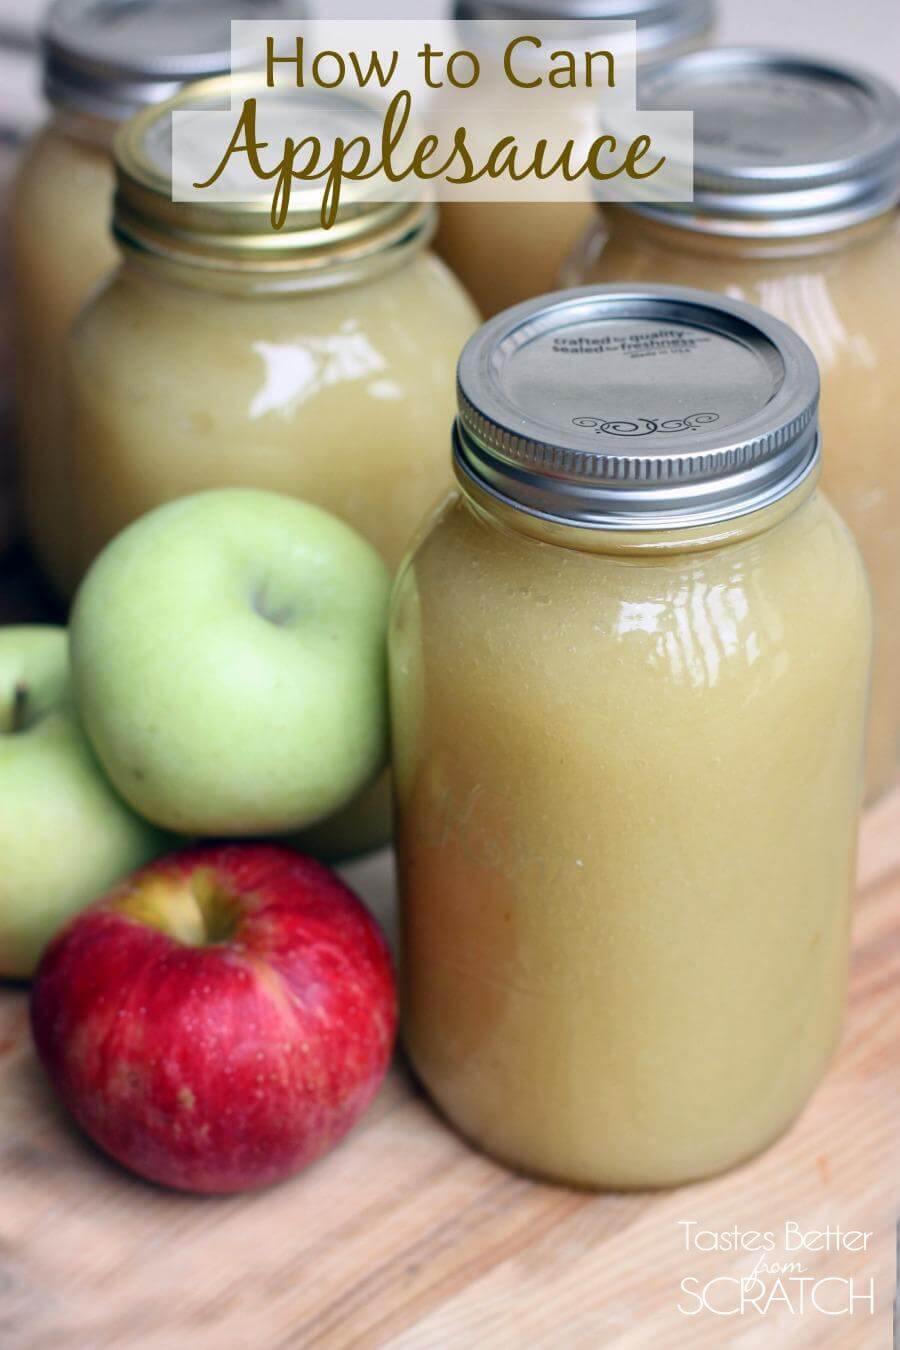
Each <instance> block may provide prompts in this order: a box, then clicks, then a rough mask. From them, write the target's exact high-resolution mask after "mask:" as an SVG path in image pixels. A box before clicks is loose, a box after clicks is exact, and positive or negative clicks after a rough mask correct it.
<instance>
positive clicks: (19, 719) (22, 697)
mask: <svg viewBox="0 0 900 1350" xmlns="http://www.w3.org/2000/svg"><path fill="white" fill-rule="evenodd" d="M27 707H28V685H27V684H23V683H22V682H21V681H20V682H19V683H18V684H17V685H16V687H15V689H14V690H13V705H12V718H11V722H10V725H11V729H12V731H13V734H15V733H16V732H17V731H23V730H24V728H25V711H26V708H27Z"/></svg>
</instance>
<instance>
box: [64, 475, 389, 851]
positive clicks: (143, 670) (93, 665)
mask: <svg viewBox="0 0 900 1350" xmlns="http://www.w3.org/2000/svg"><path fill="white" fill-rule="evenodd" d="M389 593H390V578H389V575H388V572H387V569H386V567H385V565H384V563H383V562H382V561H381V559H380V557H379V556H378V554H377V553H376V552H375V550H374V549H373V548H371V546H370V545H369V544H367V543H366V542H365V540H363V539H362V538H361V537H360V536H359V535H358V534H357V533H356V532H355V531H354V530H352V529H351V528H350V526H349V525H345V524H344V523H343V522H342V521H340V520H338V519H337V518H336V517H335V516H332V515H330V514H329V513H328V512H326V511H323V510H321V509H320V508H318V507H315V506H311V505H309V504H308V503H306V502H301V501H298V500H296V499H295V498H291V497H283V496H280V495H279V494H277V493H272V492H262V491H256V490H250V489H243V488H223V489H219V490H215V491H211V492H202V493H198V494H197V495H196V496H192V497H183V498H181V499H180V500H178V501H174V502H170V503H169V504H168V505H165V506H161V507H158V508H157V509H156V510H154V511H151V512H150V513H149V514H148V515H146V516H143V517H141V519H140V520H138V521H136V522H135V523H134V524H133V525H130V526H129V527H128V528H127V529H126V530H124V531H123V532H122V533H121V534H120V535H119V536H118V537H117V538H116V539H114V540H113V541H112V542H111V543H110V544H109V545H108V546H107V547H106V548H105V549H104V551H103V552H102V553H101V554H100V556H99V558H97V560H96V561H95V563H94V564H93V566H92V567H91V569H90V571H89V572H88V574H87V576H86V577H85V579H84V581H83V583H82V585H81V588H80V590H79V592H78V595H77V596H76V600H75V607H74V611H73V616H72V622H71V627H70V653H71V661H72V673H73V680H74V687H75V695H76V701H77V705H78V709H79V712H80V713H81V716H82V719H83V721H84V725H85V727H86V729H87V733H88V736H89V737H90V739H91V742H92V744H93V746H94V749H95V750H96V752H97V754H98V756H99V758H100V761H101V763H102V764H103V767H104V768H105V770H106V772H107V774H108V775H109V777H110V779H111V780H112V782H113V783H114V784H115V786H116V788H117V789H118V790H119V792H120V793H121V794H122V796H123V797H124V798H125V799H126V801H128V802H130V803H131V805H132V806H133V807H134V808H135V810H137V811H139V812H140V813H141V814H142V815H144V816H146V817H147V819H149V820H152V821H153V822H154V823H156V824H157V825H160V826H163V827H165V828H167V829H171V830H174V831H176V832H178V833H181V834H187V835H212V836H231V837H234V836H251V837H252V836H259V835H273V834H287V833H290V832H291V831H294V830H298V829H302V828H303V827H305V826H308V825H311V824H313V823H314V822H316V821H318V820H322V819H324V818H325V817H327V816H330V815H332V814H334V813H335V812H336V811H339V810H340V809H341V807H343V806H344V805H346V803H348V802H349V801H350V800H351V799H352V798H353V797H354V796H355V795H356V794H357V793H358V792H359V791H360V790H361V789H363V788H364V787H365V786H366V785H367V784H368V783H369V782H370V781H372V780H373V779H374V778H375V776H376V774H377V773H378V771H379V770H380V769H381V768H382V767H383V765H384V763H385V761H386V758H387V739H388V722H387V690H386V629H387V609H388V600H389Z"/></svg>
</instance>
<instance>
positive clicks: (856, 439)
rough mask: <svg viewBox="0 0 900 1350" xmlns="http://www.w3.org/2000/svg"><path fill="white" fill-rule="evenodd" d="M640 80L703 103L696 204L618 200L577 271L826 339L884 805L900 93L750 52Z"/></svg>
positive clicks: (828, 483)
mask: <svg viewBox="0 0 900 1350" xmlns="http://www.w3.org/2000/svg"><path fill="white" fill-rule="evenodd" d="M642 90H643V98H642V102H643V105H644V106H647V107H651V106H652V107H666V108H692V109H693V111H694V172H695V194H694V201H693V202H692V203H689V204H686V205H666V206H662V205H646V206H641V207H638V208H635V209H625V208H623V207H608V208H604V211H603V213H602V218H601V216H600V214H599V213H598V216H597V219H596V223H595V224H594V225H593V226H592V227H591V228H590V229H589V231H588V232H587V233H586V235H585V236H584V238H583V240H582V242H581V243H580V245H579V246H578V247H577V249H576V250H575V252H574V254H573V256H572V257H571V258H570V260H569V262H568V264H567V265H566V267H565V268H564V271H563V275H562V280H563V282H564V283H565V284H566V285H575V284H580V283H583V282H605V283H607V282H630V281H654V282H656V281H659V282H666V283H668V282H671V283H678V284H684V285H691V286H705V287H707V288H709V289H711V290H716V291H722V292H724V293H725V294H726V295H729V296H732V297H735V298H738V299H743V300H749V301H751V302H753V303H754V304H757V305H761V306H762V307H763V308H764V309H766V310H768V311H769V312H770V313H772V314H775V315H777V316H778V317H779V318H781V319H784V320H785V321H786V322H787V323H790V324H791V326H792V327H793V328H795V329H796V330H797V332H798V333H800V334H801V336H802V337H804V338H805V339H806V341H807V342H808V343H809V345H810V347H811V348H812V349H813V352H814V353H815V355H816V358H817V360H818V363H819V367H820V369H821V372H822V402H821V411H820V419H821V424H822V434H823V440H824V444H825V461H824V485H825V490H826V492H827V493H828V495H829V497H830V498H831V500H832V501H833V503H834V505H835V506H836V507H837V509H838V511H839V512H840V514H841V515H842V516H843V518H844V520H845V521H846V522H847V524H848V525H849V526H850V528H851V529H852V530H853V532H854V534H855V535H856V538H857V541H858V543H859V546H860V549H861V551H862V555H863V558H864V560H865V562H866V565H867V568H868V571H869V577H870V580H871V585H872V591H873V597H874V607H875V664H874V670H873V681H872V697H871V711H870V721H869V736H868V770H867V780H866V782H867V788H866V796H867V798H868V800H870V801H871V800H874V799H875V798H876V797H878V796H880V795H881V794H882V793H883V792H884V791H885V790H887V789H888V788H889V787H890V786H891V785H892V784H893V783H894V782H896V781H897V774H898V767H900V450H898V447H900V433H898V426H897V417H896V413H895V409H894V399H895V393H894V391H895V389H896V388H897V386H898V384H900V310H898V306H897V303H896V296H897V291H898V287H900V217H898V214H897V211H896V209H895V207H896V203H897V199H898V197H900V97H898V95H897V94H896V93H895V92H894V91H893V90H892V89H890V88H889V87H888V86H887V85H885V84H883V83H882V82H881V81H880V80H878V79H877V78H876V77H874V76H872V75H869V74H867V73H864V72H861V71H858V70H852V69H847V68H845V67H843V66H841V65H837V64H831V63H824V62H820V61H813V60H809V59H807V58H805V57H800V56H792V55H784V54H781V53H775V52H768V51H758V50H742V49H723V50H721V51H710V52H702V53H697V54H695V55H693V56H687V57H684V58H683V59H681V60H678V61H674V62H672V63H671V64H670V65H669V66H667V67H665V68H660V69H659V70H657V71H654V72H653V73H652V74H651V75H649V76H648V77H646V79H645V80H644V82H643V85H642Z"/></svg>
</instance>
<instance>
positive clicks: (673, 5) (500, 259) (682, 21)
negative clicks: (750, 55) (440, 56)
mask: <svg viewBox="0 0 900 1350" xmlns="http://www.w3.org/2000/svg"><path fill="white" fill-rule="evenodd" d="M454 13H455V18H456V20H457V24H458V27H459V33H460V45H462V46H463V47H467V48H469V49H470V50H473V51H475V52H476V53H477V52H478V51H479V50H480V49H483V47H484V43H485V29H486V28H487V25H486V24H485V23H483V22H478V21H480V20H490V21H491V31H492V34H493V36H492V37H491V42H492V47H493V50H492V51H491V52H489V53H485V52H484V51H483V50H482V57H483V58H484V57H485V56H487V57H488V59H486V60H484V62H483V63H484V66H485V71H484V73H483V75H482V78H481V80H480V81H479V83H478V85H477V86H476V87H475V88H474V89H473V90H472V92H471V95H470V96H468V99H467V102H466V103H465V104H464V105H463V107H464V109H465V112H466V118H467V123H468V125H469V126H470V127H473V128H474V127H477V126H479V125H492V124H493V122H494V121H495V120H496V117H497V110H498V108H502V107H503V106H504V103H503V99H504V91H505V80H503V79H502V78H499V77H498V79H495V80H493V81H492V80H491V78H490V71H491V70H492V69H493V68H502V63H501V61H500V60H499V59H498V51H502V50H503V43H504V41H508V40H509V39H510V38H514V37H516V36H518V35H520V34H528V33H531V32H533V31H534V27H535V24H536V23H537V24H539V25H540V26H541V29H542V31H543V30H544V29H546V28H547V27H548V26H550V25H551V24H552V25H553V27H554V28H555V27H556V26H557V25H558V28H559V37H558V42H559V45H560V46H561V47H563V48H564V47H565V46H566V42H567V41H568V40H570V39H569V38H567V32H568V33H571V32H572V29H571V23H572V21H575V22H576V27H578V26H579V25H583V24H584V22H585V21H589V20H593V21H595V22H596V23H597V25H598V28H600V29H601V30H602V25H603V24H606V23H609V22H610V21H619V20H626V21H629V22H633V23H634V24H635V25H636V27H635V52H636V58H637V62H638V65H639V68H640V69H642V70H644V69H647V68H648V67H650V66H653V65H654V64H656V63H657V62H660V61H663V60H666V59H668V58H670V57H672V56H675V55H677V54H678V53H679V52H682V51H686V50H691V49H693V48H694V47H697V46H699V45H700V44H701V43H702V42H704V41H707V40H708V39H709V37H710V32H711V30H712V26H713V19H714V6H713V3H712V0H552V3H548V0H457V3H456V6H455V11H454ZM473 21H474V22H473ZM567 25H568V28H567ZM501 34H502V35H503V36H501ZM581 40H582V41H583V39H581ZM598 42H599V43H600V45H603V43H604V40H603V38H602V37H599V38H598ZM553 46H554V44H553V43H552V42H550V41H549V38H548V40H547V41H546V42H545V44H544V47H545V49H546V50H545V51H544V52H543V53H542V55H543V60H544V61H545V62H546V53H547V52H548V51H549V52H552V50H553ZM530 50H531V49H530V48H529V46H528V45H527V44H523V43H519V44H518V45H517V47H516V59H515V64H516V67H517V68H519V67H522V69H521V70H520V73H519V77H520V78H522V79H526V80H527V79H533V78H534V77H535V71H530V70H528V61H529V51H530ZM530 59H531V60H532V61H533V60H535V59H536V58H535V57H534V54H533V51H532V54H531V58H530ZM633 78H634V71H633V70H631V71H625V70H624V69H618V68H617V69H616V70H615V71H614V79H615V82H616V84H617V86H620V87H621V86H622V85H624V84H626V83H627V81H628V80H629V79H633ZM597 97H598V99H600V98H601V91H600V90H598V92H597ZM570 190H571V191H574V188H570ZM593 214H594V212H593V211H592V208H591V203H590V200H589V196H588V194H587V193H586V194H585V199H584V200H583V201H582V200H578V199H576V198H575V197H574V196H573V197H572V198H571V200H569V201H559V202H537V201H519V202H491V201H480V202H479V201H469V202H452V201H450V202H446V203H444V204H443V205H442V208H441V217H440V225H439V227H438V232H437V238H436V242H435V248H436V249H437V252H438V253H439V255H440V256H441V257H442V258H443V259H444V261H445V262H446V263H448V265H449V266H450V267H451V268H452V269H453V271H454V272H455V273H456V275H457V276H458V277H459V279H460V280H461V281H462V283H463V285H464V286H465V287H466V289H467V290H468V291H469V293H470V294H471V296H472V297H473V299H474V300H475V303H476V304H477V305H478V307H479V309H480V310H481V312H482V313H483V315H484V316H485V318H490V316H491V315H492V314H496V313H497V312H498V310H501V309H505V308H506V307H507V306H508V305H514V304H517V303H518V302H519V301H520V300H527V299H528V298H529V297H531V296H534V295H541V294H542V293H543V292H544V291H547V290H550V289H552V287H554V286H555V285H557V284H558V277H559V269H560V267H562V265H563V263H564V262H565V260H566V257H567V256H568V254H569V253H570V251H571V250H572V249H573V248H574V247H575V245H576V244H577V242H578V239H579V237H580V235H581V234H582V233H583V232H584V231H585V229H587V227H588V225H589V224H590V222H591V218H592V216H593Z"/></svg>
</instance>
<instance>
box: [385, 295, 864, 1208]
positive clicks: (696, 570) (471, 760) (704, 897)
mask: <svg viewBox="0 0 900 1350" xmlns="http://www.w3.org/2000/svg"><path fill="white" fill-rule="evenodd" d="M636 290H638V291H639V294H638V295H637V296H635V294H633V293H631V292H629V293H628V296H627V298H626V297H622V296H617V294H616V292H614V291H613V289H612V288H600V290H599V291H592V292H588V291H586V292H574V293H573V292H570V293H563V294H562V295H561V296H558V297H550V298H547V300H546V304H544V302H535V303H534V304H533V305H523V306H520V307H518V309H514V310H512V311H510V312H509V314H508V315H501V316H499V317H498V319H496V320H495V321H494V322H493V323H492V324H489V325H487V326H486V328H485V329H484V330H482V333H481V335H479V336H478V337H476V338H475V339H473V341H472V342H471V343H470V344H469V345H468V347H467V349H466V351H465V352H464V354H463V358H462V361H461V364H460V390H461V395H460V414H459V421H458V425H457V431H456V436H455V460H456V465H457V474H458V477H459V482H460V491H459V492H458V493H456V494H453V495H452V496H451V497H450V498H449V499H448V501H447V502H446V503H445V504H444V505H443V507H442V508H441V509H440V510H439V511H438V512H437V513H436V514H435V516H434V518H433V519H432V522H431V525H430V528H429V529H428V530H427V531H425V532H424V533H423V535H422V537H421V538H420V540H419V542H418V545H417V547H416V549H415V550H414V552H413V553H412V555H411V557H410V559H409V560H408V562H407V564H406V565H405V566H404V569H403V571H402V573H401V575H400V577H399V578H398V583H397V587H396V590H395V598H394V606H393V615H392V628H391V685H392V713H393V737H394V781H395V786H396V794H397V850H398V866H399V880H400V889H401V900H402V937H403V970H404V982H405V1002H404V1007H405V1039H406V1045H407V1048H408V1050H409V1053H410V1056H411V1058H412V1062H413V1065H414V1067H415V1069H416V1071H417V1073H418V1074H419V1075H420V1077H421V1079H422V1081H423V1083H424V1085H425V1087H426V1088H427V1089H428V1091H429V1092H430V1093H431V1094H432V1096H433V1097H434V1099H435V1100H436V1102H437V1104H438V1105H439V1106H440V1108H441V1110H442V1111H443V1112H444V1113H445V1114H446V1115H447V1116H448V1117H449V1118H450V1120H451V1121H453V1122H454V1123H455V1124H456V1125H457V1126H458V1127H459V1128H460V1129H461V1130H462V1132H463V1133H464V1134H465V1135H467V1136H468V1137H469V1138H470V1139H472V1140H473V1141H474V1142H475V1143H476V1144H478V1145H479V1146H481V1147H482V1148H484V1149H486V1150H487V1151H489V1152H490V1153H492V1154H495V1155H497V1156H498V1157H499V1158H501V1159H502V1160H504V1161H506V1162H507V1163H510V1164H512V1165H513V1166H515V1167H518V1168H523V1169H525V1170H526V1171H530V1172H535V1173H538V1174H541V1175H544V1176H548V1177H551V1178H554V1179H557V1180H562V1181H565V1182H569V1183H576V1184H584V1185H591V1186H609V1187H615V1188H619V1187H645V1186H657V1185H673V1184H679V1183H682V1182H685V1181H689V1180H692V1179H694V1178H697V1177H699V1176H703V1175H707V1174H710V1173H713V1172H716V1171H718V1170H721V1169H723V1168H725V1167H728V1166H730V1165H732V1164H734V1163H736V1162H738V1161H739V1160H741V1159H742V1158H745V1157H747V1156H748V1155H750V1154H752V1153H754V1152H756V1151H757V1150H759V1149H760V1148H762V1147H764V1146H765V1145H766V1144H767V1143H769V1142H770V1141H771V1140H772V1139H773V1138H774V1137H775V1136H777V1135H778V1134H779V1133H780V1132H781V1131H783V1130H784V1129H785V1128H786V1126H787V1125H788V1123H789V1122H790V1121H791V1120H792V1119H793V1117H794V1116H795V1115H796V1113H797V1112H798V1111H799V1109H800V1108H801V1106H802V1104H803V1102H804V1101H805V1099H806V1098H807V1096H808V1094H809V1093H810V1091H811V1090H812V1089H813V1087H814V1085H815V1084H816V1082H817V1081H818V1078H819V1076H820V1075H821V1073H822V1071H823V1068H824V1066H825V1063H826V1061H827V1059H828V1056H829V1054H830V1052H831V1050H832V1048H833V1046H834V1043H835V1041H836V1038H837V1036H838V1032H839V1026H840V1020H841V1011H842V1006H843V999H844V989H845V978H846V967H847V955H848V950H847V949H848V933H849V898H850V893H851V886H852V874H853V861H854V851H855V836H856V820H857V812H858V804H859V796H860V786H861V760H862V739H863V719H864V704H865V694H866V686H867V679H868V658H869V643H870V616H869V606H868V596H867V589H866V584H865V579H864V575H863V570H862V566H861V563H860V561H859V558H858V555H857V553H856V550H855V548H854V545H853V542H852V539H851V537H850V535H849V533H848V532H847V530H846V529H845V527H844V526H843V525H842V523H841V522H840V520H839V519H838V517H837V516H836V515H835V513H834V511H833V510H832V508H831V507H830V506H829V505H828V503H827V502H826V500H825V499H824V498H823V497H822V496H821V495H820V494H819V493H817V492H816V491H815V481H816V476H817V466H818V455H817V451H816V450H815V425H814V407H815V391H816V377H815V367H814V363H813V361H812V358H811V356H810V355H809V353H808V351H807V350H806V349H805V348H804V346H803V344H802V343H801V342H800V341H799V340H798V339H796V338H795V337H794V335H793V334H791V333H789V332H788V331H787V330H786V329H785V328H784V326H783V325H781V324H778V323H776V322H775V321H773V320H771V319H769V318H768V316H763V315H761V314H759V312H758V311H754V310H753V309H752V308H751V307H750V306H743V305H739V304H731V303H729V302H724V303H723V308H721V309H719V308H718V306H717V302H716V299H715V298H714V297H712V296H706V297H704V296H703V294H702V293H697V292H689V291H680V290H679V289H678V288H663V289H662V291H657V289H656V288H653V289H651V288H650V287H641V288H636ZM610 316H612V317H610ZM663 335H666V336H663ZM734 344H740V345H742V346H743V352H742V353H736V352H735V346H734ZM769 344H771V345H769ZM750 353H753V355H752V356H751V355H750ZM629 354H631V355H629ZM635 354H638V355H640V356H641V357H642V358H643V359H641V360H633V359H631V356H633V355H635ZM755 359H758V364H757V365H755V366H754V360H755ZM538 372H542V373H541V374H540V375H539V374H538ZM598 388H602V389H604V390H605V391H606V393H605V395H604V397H605V398H608V399H609V401H610V403H611V404H615V406H614V407H613V406H609V407H607V408H606V409H605V410H599V409H597V408H596V407H595V406H594V401H595V399H596V397H597V390H598ZM661 394H662V398H661V397H660V395H661ZM770 396H771V397H770ZM666 401H669V402H671V403H672V404H673V405H677V406H679V407H680V408H681V410H682V416H681V417H680V418H664V417H663V416H662V414H663V413H664V412H665V408H664V407H663V406H662V403H664V402H666ZM657 404H659V406H658V407H657V406H656V405H657ZM689 406H690V407H691V408H692V409H694V410H695V414H694V416H692V417H691V416H687V417H686V416H684V412H685V411H686V409H687V408H688V407H689ZM714 409H718V415H717V417H716V418H715V420H707V421H705V422H704V421H702V420H701V419H702V418H703V417H706V418H708V419H711V418H712V413H713V410H714ZM726 409H730V414H729V413H727V412H726ZM604 411H605V412H606V413H608V414H609V416H608V418H606V419H604V418H603V415H602V414H603V412H604ZM651 414H652V417H651ZM650 420H653V421H654V423H655V426H656V430H654V431H648V430H647V425H646V424H647V423H648V422H649V421H650ZM678 421H680V422H681V423H682V429H681V430H680V431H679V430H677V429H676V427H675V423H676V422H678ZM667 422H668V423H669V425H668V426H666V423H667ZM601 423H602V427H601ZM591 424H593V425H591ZM629 428H630V430H629ZM692 428H693V429H692ZM639 433H641V434H639ZM763 444H764V447H765V448H761V447H762V446H763ZM717 447H718V448H717ZM741 447H744V449H743V451H742V450H741ZM751 447H755V448H751ZM704 455H706V456H707V461H706V467H705V468H704V467H703V466H702V460H703V456H704ZM754 455H756V456H758V457H757V458H755V459H754V458H753V457H754ZM748 456H749V459H748ZM754 479H756V484H757V486H756V488H752V487H748V483H749V482H751V480H754ZM761 483H765V484H766V486H764V487H760V484H761ZM754 492H755V493H756V495H755V496H754V495H753V493H754ZM748 494H749V495H748ZM779 494H780V495H779ZM692 517H693V518H694V519H695V521H696V523H695V524H693V525H691V524H690V523H689V522H690V520H691V518H692Z"/></svg>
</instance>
